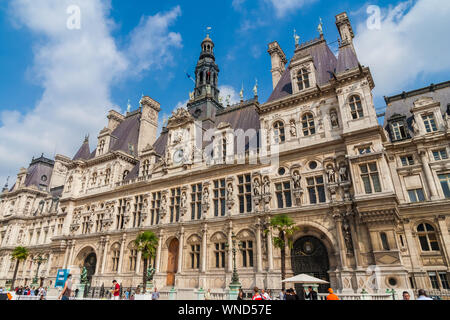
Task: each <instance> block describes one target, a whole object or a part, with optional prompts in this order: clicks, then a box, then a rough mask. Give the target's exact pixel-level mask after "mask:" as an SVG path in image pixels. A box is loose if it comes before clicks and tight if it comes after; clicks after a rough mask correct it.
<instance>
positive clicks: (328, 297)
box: [327, 288, 339, 300]
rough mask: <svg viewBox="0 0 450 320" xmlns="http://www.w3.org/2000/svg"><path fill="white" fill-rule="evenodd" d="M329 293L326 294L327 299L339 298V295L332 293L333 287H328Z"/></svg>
mask: <svg viewBox="0 0 450 320" xmlns="http://www.w3.org/2000/svg"><path fill="white" fill-rule="evenodd" d="M328 293H329V295H328V296H327V300H339V297H338V296H337V295H335V294H334V291H333V289H331V288H330V289H328Z"/></svg>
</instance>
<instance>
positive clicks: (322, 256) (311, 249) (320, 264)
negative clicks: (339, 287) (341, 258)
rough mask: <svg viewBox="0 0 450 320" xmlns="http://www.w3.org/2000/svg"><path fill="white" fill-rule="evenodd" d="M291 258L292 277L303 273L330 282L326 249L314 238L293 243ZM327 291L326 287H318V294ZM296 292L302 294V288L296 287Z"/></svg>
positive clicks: (306, 238)
mask: <svg viewBox="0 0 450 320" xmlns="http://www.w3.org/2000/svg"><path fill="white" fill-rule="evenodd" d="M291 256H292V258H291V259H292V261H291V262H292V270H293V272H294V275H299V274H303V273H305V274H308V275H311V276H313V277H316V278H319V279H322V280H326V281H330V277H329V274H328V271H329V270H330V262H329V259H328V252H327V248H326V247H325V245H324V244H323V242H322V241H320V240H319V239H317V238H316V237H312V236H307V237H302V238H299V239H298V240H297V241H295V243H294V247H293V249H292V255H291ZM305 289H307V288H305ZM327 289H328V285H321V286H319V292H320V293H326V292H327ZM296 291H297V292H302V291H303V288H302V286H301V285H297V286H296Z"/></svg>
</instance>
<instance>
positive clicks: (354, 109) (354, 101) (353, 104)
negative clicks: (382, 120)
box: [349, 95, 364, 120]
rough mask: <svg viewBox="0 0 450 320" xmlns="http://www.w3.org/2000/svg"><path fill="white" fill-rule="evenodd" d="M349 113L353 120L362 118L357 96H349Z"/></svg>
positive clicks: (360, 104) (359, 99) (362, 113)
mask: <svg viewBox="0 0 450 320" xmlns="http://www.w3.org/2000/svg"><path fill="white" fill-rule="evenodd" d="M349 103H350V111H351V113H352V118H353V119H354V120H357V119H360V118H363V117H364V111H363V108H362V103H361V98H360V97H359V96H357V95H354V96H351V97H350V99H349Z"/></svg>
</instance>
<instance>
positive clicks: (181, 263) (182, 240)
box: [177, 227, 184, 273]
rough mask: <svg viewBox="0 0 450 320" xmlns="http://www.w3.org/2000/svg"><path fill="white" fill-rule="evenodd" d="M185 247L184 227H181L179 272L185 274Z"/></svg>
mask: <svg viewBox="0 0 450 320" xmlns="http://www.w3.org/2000/svg"><path fill="white" fill-rule="evenodd" d="M183 247H184V227H181V231H180V239H179V248H178V272H177V273H182V272H183Z"/></svg>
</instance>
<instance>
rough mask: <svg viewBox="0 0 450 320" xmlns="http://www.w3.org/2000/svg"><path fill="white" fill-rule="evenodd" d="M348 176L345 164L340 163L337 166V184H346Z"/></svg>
mask: <svg viewBox="0 0 450 320" xmlns="http://www.w3.org/2000/svg"><path fill="white" fill-rule="evenodd" d="M348 181H349V176H348V168H347V164H346V163H345V162H341V163H340V164H339V182H348Z"/></svg>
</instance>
